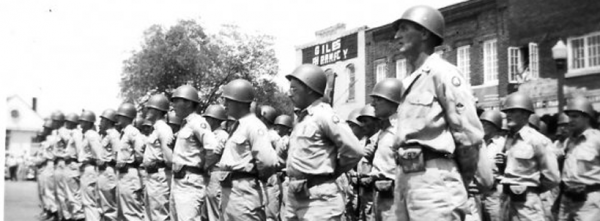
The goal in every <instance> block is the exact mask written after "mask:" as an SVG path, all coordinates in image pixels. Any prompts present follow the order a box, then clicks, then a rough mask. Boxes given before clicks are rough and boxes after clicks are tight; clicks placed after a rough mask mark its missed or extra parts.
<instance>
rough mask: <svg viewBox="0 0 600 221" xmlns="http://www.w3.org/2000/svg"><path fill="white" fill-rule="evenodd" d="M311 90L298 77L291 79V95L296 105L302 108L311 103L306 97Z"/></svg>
mask: <svg viewBox="0 0 600 221" xmlns="http://www.w3.org/2000/svg"><path fill="white" fill-rule="evenodd" d="M309 90H310V89H309V88H308V87H307V86H305V85H304V84H302V83H301V82H300V81H298V80H296V79H292V80H291V81H290V91H289V97H290V99H291V100H292V103H294V106H295V107H297V108H300V109H301V110H302V109H304V108H306V107H308V105H310V104H308V102H307V99H306V97H307V96H308V93H309Z"/></svg>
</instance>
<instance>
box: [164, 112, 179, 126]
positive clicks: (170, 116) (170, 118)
mask: <svg viewBox="0 0 600 221" xmlns="http://www.w3.org/2000/svg"><path fill="white" fill-rule="evenodd" d="M167 123H169V124H175V125H181V118H179V117H177V114H175V111H171V112H169V113H167Z"/></svg>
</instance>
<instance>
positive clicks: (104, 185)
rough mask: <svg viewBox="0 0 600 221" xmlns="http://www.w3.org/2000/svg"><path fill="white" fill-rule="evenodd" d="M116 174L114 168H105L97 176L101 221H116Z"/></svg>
mask: <svg viewBox="0 0 600 221" xmlns="http://www.w3.org/2000/svg"><path fill="white" fill-rule="evenodd" d="M117 182H118V179H117V173H116V170H115V167H114V166H106V169H104V170H100V173H99V174H98V198H99V203H100V213H101V217H102V220H103V221H116V220H117Z"/></svg>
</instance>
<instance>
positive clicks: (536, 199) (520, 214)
mask: <svg viewBox="0 0 600 221" xmlns="http://www.w3.org/2000/svg"><path fill="white" fill-rule="evenodd" d="M524 194H527V196H526V199H525V201H524V202H515V201H514V200H511V198H510V196H509V195H508V194H507V193H502V195H500V220H505V221H525V220H531V221H539V220H544V218H545V217H544V208H543V206H542V199H541V198H540V195H539V194H537V193H534V192H531V191H527V193H524Z"/></svg>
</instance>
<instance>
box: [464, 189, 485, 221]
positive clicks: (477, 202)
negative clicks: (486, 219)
mask: <svg viewBox="0 0 600 221" xmlns="http://www.w3.org/2000/svg"><path fill="white" fill-rule="evenodd" d="M467 205H468V207H469V211H471V212H470V214H467V215H466V216H465V221H482V220H483V215H482V205H481V194H469V198H468V199H467Z"/></svg>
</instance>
